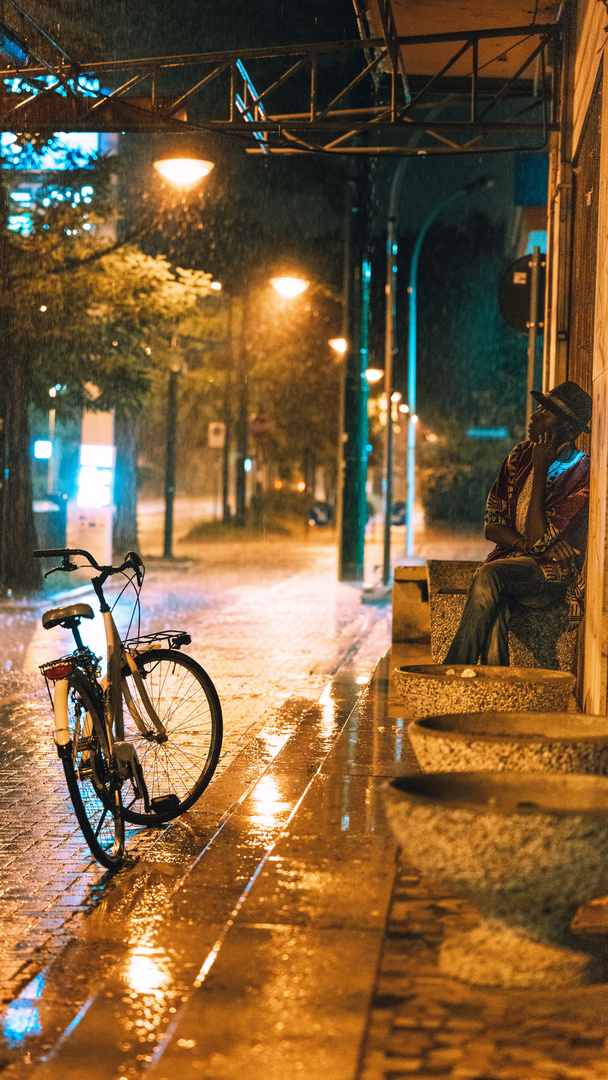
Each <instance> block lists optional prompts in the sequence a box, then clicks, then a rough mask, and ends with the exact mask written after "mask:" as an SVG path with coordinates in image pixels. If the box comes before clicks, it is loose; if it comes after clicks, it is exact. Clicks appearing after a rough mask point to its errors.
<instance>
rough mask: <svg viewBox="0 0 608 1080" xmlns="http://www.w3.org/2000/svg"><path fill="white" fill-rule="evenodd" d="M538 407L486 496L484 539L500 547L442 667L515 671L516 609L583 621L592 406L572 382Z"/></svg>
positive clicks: (481, 575)
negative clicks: (565, 613)
mask: <svg viewBox="0 0 608 1080" xmlns="http://www.w3.org/2000/svg"><path fill="white" fill-rule="evenodd" d="M532 393H533V396H534V397H535V398H536V400H537V401H538V402H539V407H538V408H537V409H536V411H535V412H534V413H532V416H531V418H530V423H529V425H528V435H529V440H528V441H526V442H522V443H518V445H517V446H516V447H515V448H514V449H513V450H512V451H511V453H510V454H509V456H508V457H507V458H506V459H505V461H504V462H503V464H502V466H501V469H500V473H499V475H498V478H497V480H496V481H495V483H494V485H493V487H492V490H491V491H490V494H489V496H488V502H487V506H486V517H485V521H486V524H485V535H486V539H487V540H492V541H493V542H494V543H495V544H496V547H495V548H494V550H493V551H491V552H490V554H489V555H488V557H487V558H486V560H485V562H483V563H482V564H481V566H480V567H478V569H477V570H476V571H475V576H474V578H473V580H472V582H471V585H470V588H469V591H468V593H467V599H466V602H465V606H464V611H463V613H462V618H461V620H460V626H459V627H458V630H457V631H456V635H455V637H454V640H453V641H452V644H451V645H450V648H449V649H448V652H447V655H446V657H445V660H444V664H476V663H477V661H478V660H480V661H481V663H482V664H499V665H504V666H506V665H507V664H508V663H509V644H508V636H509V619H510V614H511V612H510V607H509V605H510V603H511V602H512V601H519V602H520V603H524V604H527V605H530V606H536V607H545V606H546V605H548V604H551V603H554V602H556V601H562V600H563V601H564V602H566V603H567V604H568V608H569V618H570V625H571V626H573V627H574V626H576V625H577V623H578V622H579V621H580V619H581V618H582V602H583V596H584V582H583V577H582V569H583V563H584V559H585V548H586V546H587V528H588V517H589V458H588V457H587V455H586V454H584V453H583V452H582V451H581V450H577V449H576V446H575V445H574V442H575V440H576V439H577V438H578V436H579V435H580V434H581V432H583V431H585V432H589V427H588V424H589V421H590V419H591V405H592V402H591V398H590V396H589V394H587V393H585V391H584V390H583V389H582V388H581V387H580V386H578V384H577V383H574V382H564V383H560V384H559V386H556V387H555V388H554V389H553V390H550V391H549V393H548V394H541V393H540V392H539V391H537V390H533V391H532Z"/></svg>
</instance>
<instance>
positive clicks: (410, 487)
mask: <svg viewBox="0 0 608 1080" xmlns="http://www.w3.org/2000/svg"><path fill="white" fill-rule="evenodd" d="M493 184H494V181H493V180H492V179H490V178H488V177H487V176H481V177H479V178H478V179H477V180H474V181H473V182H472V183H471V184H467V185H466V186H465V187H462V188H459V189H458V191H453V192H452V194H451V195H448V197H447V198H446V199H443V201H442V202H440V203H439V204H438V206H436V207H435V209H434V210H432V211H431V213H430V214H429V215H428V217H427V218H426V220H425V221H424V222H423V224H422V227H421V228H420V230H419V232H418V235H417V237H416V242H415V244H414V250H413V251H412V258H411V262H410V276H409V284H408V289H407V291H408V308H409V325H408V348H407V359H408V370H407V398H408V401H407V403H408V407H409V413H408V424H407V501H406V512H405V525H406V555H407V556H408V558H409V557H411V556H412V555H413V554H414V503H415V500H416V424H417V423H418V417H417V415H416V357H417V296H416V290H417V279H418V262H419V260H420V251H421V249H422V245H423V243H424V238H425V236H426V234H427V232H428V230H429V228H430V227H431V225H432V224H433V222H434V221H435V220H436V219H437V218H438V217H439V215H440V214H441V212H442V211H443V210H445V208H446V206H449V205H450V203H452V202H454V201H455V199H459V198H461V196H462V195H469V194H470V193H471V192H472V191H478V190H479V189H481V188H488V187H492V186H493Z"/></svg>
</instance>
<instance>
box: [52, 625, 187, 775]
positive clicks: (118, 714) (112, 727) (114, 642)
mask: <svg viewBox="0 0 608 1080" xmlns="http://www.w3.org/2000/svg"><path fill="white" fill-rule="evenodd" d="M103 622H104V629H105V635H106V642H107V646H108V666H107V672H106V674H105V675H104V676H103V678H101V679H100V680H99V686H100V688H101V690H102V693H103V701H104V718H105V720H106V724H105V732H104V734H105V738H106V740H107V741H108V742H109V744H110V745H114V746H116V744H117V743H118V744H120V743H122V742H123V740H124V721H123V713H122V705H123V700H124V703H125V705H126V706H127V709H128V710H129V713H130V715H131V716H132V718H133V721H134V723H135V725H136V727H137V729H138V731H139V732H140V733H141V734H142V735H143V736H144V737H146V736H147V735H149V730H150V729H149V725H147V724H146V721H145V720H144V718H143V717H142V715H141V713H140V711H139V709H138V708H137V705H136V704H135V702H134V700H133V696H132V694H131V691H130V689H129V686H128V684H127V681H126V679H123V678H122V670H123V668H124V667H125V665H126V666H127V667H128V668H129V673H130V674H131V675H132V677H133V681H134V683H135V685H136V686H137V690H138V692H139V696H140V699H141V702H142V703H143V706H144V708H145V711H146V713H147V715H148V718H149V721H150V722H151V723H152V725H153V726H154V728H155V730H156V733H157V736H159V737H160V739H161V740H162V738H163V737H166V729H165V726H164V724H163V723H162V721H161V720H160V719H159V717H158V715H157V713H156V710H155V709H154V706H153V704H152V702H151V701H150V697H149V695H148V691H147V689H146V686H145V683H144V680H143V679H142V677H141V674H140V672H139V668H138V667H137V662H136V659H135V656H134V655H133V653H132V652H130V651H129V650H128V649H126V648H125V646H124V645H123V643H122V641H121V639H120V635H119V633H118V629H117V627H116V623H115V622H114V618H113V615H112V612H111V611H110V610H109V609H108V610H107V611H104V612H103ZM74 637H75V640H76V645H77V647H82V640H79V637H80V635H78V636H76V635H74ZM158 647H159V646H158V645H154V644H151V645H148V646H146V647H145V648H143V649H141V650H138V652H149V651H151V650H152V649H154V648H158ZM69 674H71V672H70V673H69ZM69 674H68V675H66V677H65V678H60V679H54V680H53V682H54V687H55V691H54V694H53V714H54V718H55V741H56V743H57V745H58V746H66V745H67V744H68V743H69V741H70V739H71V734H70V729H69V724H68V687H69ZM115 688H119V692H118V693H116V692H115ZM87 723H88V727H85V729H84V730H83V733H82V734H83V735H84V736H85V737H86V736H88V735H90V734H91V732H92V720H91V718H90V717H89V718H88V721H87ZM106 749H109V746H107V747H106ZM119 756H120V755H119Z"/></svg>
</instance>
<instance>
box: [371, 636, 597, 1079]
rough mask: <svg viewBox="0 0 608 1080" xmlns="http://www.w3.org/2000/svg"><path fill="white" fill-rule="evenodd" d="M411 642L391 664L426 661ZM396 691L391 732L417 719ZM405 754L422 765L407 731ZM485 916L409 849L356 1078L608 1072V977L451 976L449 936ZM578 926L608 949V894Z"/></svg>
mask: <svg viewBox="0 0 608 1080" xmlns="http://www.w3.org/2000/svg"><path fill="white" fill-rule="evenodd" d="M408 649H411V647H409V646H403V645H402V646H393V648H392V649H391V652H390V654H389V656H388V657H387V659H386V660H385V661H384V662H383V665H385V666H386V668H387V669H388V670H392V668H394V667H396V666H398V665H399V664H404V663H407V664H410V663H420V662H421V661H420V659H419V658H418V657H416V658H413V657H409V656H408V655H407V652H408ZM428 659H429V658H428V657H427V659H426V662H428ZM383 665H381V666H383ZM386 694H387V702H386V703H385V704H384V706H379V708H378V714H379V715H380V716H382V717H383V726H384V727H385V728H386V732H387V734H388V733H389V732H390V730H391V729H394V730H395V731H397V732H398V731H399V730H400V729H401V727H402V726H403V725H404V724H407V723H408V720H407V708H406V706H405V705H404V703H403V702H402V701H401V700H399V699H398V697H397V695H396V692H395V688H394V684H393V681H392V680H391V679H388V680H387V686H386ZM404 718H405V719H404ZM401 761H402V765H403V769H402V770H395V771H417V770H418V768H419V766H418V762H417V760H416V757H415V755H414V753H413V750H412V747H411V745H410V742H409V739H407V737H406V746H405V747H404V750H403V753H402V758H401ZM478 922H479V912H478V910H477V908H476V907H475V906H474V905H473V904H472V903H470V902H469V901H468V900H466V899H463V898H461V897H457V896H454V895H449V894H447V893H446V891H445V889H444V888H442V887H441V885H438V884H436V883H434V882H432V881H430V880H429V879H428V878H425V877H423V876H421V875H420V873H419V872H418V870H417V869H416V868H415V867H414V866H412V865H411V864H409V862H408V860H407V858H406V856H405V855H404V854H401V857H400V858H399V861H398V868H397V875H396V880H395V885H394V889H393V895H392V900H391V904H390V909H389V912H388V919H387V924H386V934H385V937H384V943H383V948H382V955H381V959H380V963H379V967H378V975H377V979H376V984H375V987H374V992H373V995H372V998H371V1009H370V1016H369V1022H368V1029H367V1034H366V1038H365V1040H364V1045H363V1049H362V1054H361V1062H360V1068H359V1069H358V1070H357V1074H356V1080H608V1009H607V1007H606V989H607V987H606V983H597V984H590V985H588V986H579V987H575V988H568V987H559V988H556V989H554V990H553V989H544V990H535V989H527V990H515V989H501V988H495V987H476V986H469V985H467V984H465V983H461V982H459V981H457V980H456V979H452V978H448V977H447V976H445V975H443V974H442V972H441V971H440V969H439V948H440V945H441V943H442V941H443V940H444V938H445V937H446V936H452V935H456V934H460V933H464V932H467V931H469V930H471V929H472V928H473V927H474V926H476V925H477V923H478ZM572 929H573V930H574V931H575V933H577V934H580V935H582V936H583V937H585V938H587V941H589V935H592V937H591V941H593V943H594V948H595V949H596V950H597V951H598V953H599V954H600V955H601V954H602V952H604V953H605V949H606V941H607V934H608V897H604V898H599V899H597V900H594V901H591V902H590V903H588V904H586V905H584V906H583V907H581V908H579V910H578V912H577V914H576V916H575V919H574V920H573V923H572Z"/></svg>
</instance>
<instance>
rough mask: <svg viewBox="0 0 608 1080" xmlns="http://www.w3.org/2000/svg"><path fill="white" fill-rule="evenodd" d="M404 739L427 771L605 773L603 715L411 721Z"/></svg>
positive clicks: (607, 724) (607, 730)
mask: <svg viewBox="0 0 608 1080" xmlns="http://www.w3.org/2000/svg"><path fill="white" fill-rule="evenodd" d="M408 734H409V736H410V739H411V740H412V746H413V747H414V751H415V753H416V757H417V758H418V761H419V763H420V767H421V768H422V769H425V770H426V771H427V772H448V771H449V772H452V771H457V772H462V771H465V772H466V771H479V770H484V769H487V770H489V771H490V772H502V771H503V770H505V769H510V770H512V771H517V770H519V771H521V772H551V771H556V772H567V773H572V772H581V773H594V774H596V775H598V776H602V775H607V774H608V716H586V715H583V714H582V713H503V712H499V713H498V712H485V713H456V714H451V715H448V716H426V717H423V718H421V719H418V720H413V721H412V723H411V724H410V725H409V728H408Z"/></svg>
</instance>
